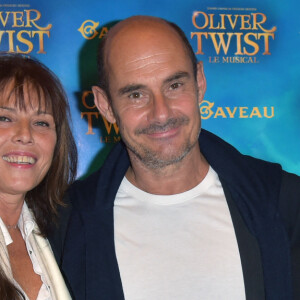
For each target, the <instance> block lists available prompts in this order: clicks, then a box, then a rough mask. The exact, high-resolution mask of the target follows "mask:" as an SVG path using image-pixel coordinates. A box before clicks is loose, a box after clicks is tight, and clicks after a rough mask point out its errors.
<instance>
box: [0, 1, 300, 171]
mask: <svg viewBox="0 0 300 300" xmlns="http://www.w3.org/2000/svg"><path fill="white" fill-rule="evenodd" d="M299 8H300V4H299V2H296V1H284V2H283V1H279V0H273V1H269V0H265V1H261V0H252V1H251V0H245V1H228V0H224V1H214V0H209V1H208V0H202V1H199V0H197V1H196V0H185V1H182V0H172V1H166V0H160V1H158V0H152V1H146V0H135V1H124V0H111V1H103V0H89V1H78V0H72V1H67V0H60V1H59V0H49V1H41V0H31V1H25V0H23V1H10V0H9V1H6V0H1V2H0V51H11V52H20V53H23V54H24V55H31V56H34V57H36V58H38V59H39V60H41V61H42V62H43V63H45V64H46V65H47V66H48V67H49V68H50V69H52V70H53V71H54V72H55V73H56V74H57V75H58V77H59V78H60V79H61V81H62V83H63V85H64V87H65V89H66V92H67V95H68V98H69V102H70V106H71V113H72V119H73V131H74V135H75V139H76V142H77V146H78V150H79V162H80V163H79V172H78V177H83V176H86V175H87V174H89V173H91V172H92V171H94V170H96V169H97V168H99V166H100V165H101V164H102V162H103V160H104V159H105V157H106V155H107V153H108V152H109V150H110V149H111V147H112V146H113V145H114V144H115V143H116V142H117V141H118V140H119V139H120V137H119V135H118V128H117V127H116V126H113V125H111V124H109V123H108V122H107V121H106V120H104V119H103V118H102V117H101V116H100V115H99V113H98V112H97V110H96V109H95V108H94V105H93V96H92V94H91V86H92V85H94V84H96V83H97V67H96V49H97V45H98V43H99V40H100V39H101V38H102V37H103V36H104V35H105V34H106V33H107V31H108V30H109V29H110V28H111V26H112V25H113V24H115V23H116V22H118V21H119V20H122V19H124V18H127V17H129V16H132V15H153V16H157V17H162V18H165V19H167V20H169V21H172V22H175V23H176V24H178V25H179V26H180V27H181V28H182V29H183V30H184V32H185V33H186V35H187V37H188V39H189V40H190V42H191V44H192V46H193V49H194V50H195V53H196V54H197V58H198V60H202V61H203V64H204V69H205V75H206V79H207V92H206V94H205V98H204V101H203V103H202V104H201V106H200V107H199V109H200V111H201V114H202V119H203V121H202V126H203V128H205V129H208V130H210V131H212V132H213V133H215V134H217V135H219V136H220V137H222V138H223V139H225V140H226V141H228V142H230V143H231V144H233V145H234V146H235V147H236V148H237V149H239V150H240V151H241V152H242V153H245V154H249V155H252V156H255V157H258V158H261V159H265V160H269V161H273V162H279V163H280V164H281V165H282V166H283V168H284V169H286V170H287V171H289V172H293V173H297V174H298V175H300V133H299V132H300V84H299V79H300V76H299V75H300V68H299V66H300V63H299V60H300V51H299V48H300V18H299ZM120 51H122V49H120Z"/></svg>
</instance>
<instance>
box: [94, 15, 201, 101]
mask: <svg viewBox="0 0 300 300" xmlns="http://www.w3.org/2000/svg"><path fill="white" fill-rule="evenodd" d="M155 30H158V31H162V30H166V31H170V32H172V34H173V35H176V36H177V38H179V39H180V40H181V42H182V45H183V47H184V49H185V51H186V53H187V55H188V57H189V58H190V60H191V63H192V66H193V73H194V77H195V79H196V77H197V58H196V56H195V53H194V51H193V49H192V47H191V45H190V43H189V41H188V40H187V38H186V36H185V34H184V32H183V31H182V30H181V29H180V28H179V27H178V26H177V25H176V24H174V23H171V22H168V21H166V20H164V19H161V18H156V17H151V16H133V17H130V18H128V19H125V20H123V21H121V22H119V23H117V24H116V25H115V26H114V27H112V28H111V29H110V30H109V32H108V33H107V35H106V36H105V37H104V38H103V39H102V41H101V42H100V45H99V49H98V75H99V81H98V86H99V87H100V88H101V89H102V90H103V91H104V92H105V93H106V95H107V97H108V99H109V101H111V96H110V91H109V60H113V59H114V57H113V54H111V53H110V50H111V49H112V47H114V46H116V47H118V41H119V39H121V38H122V36H123V35H124V34H125V33H128V32H129V33H131V32H132V34H133V36H132V39H133V41H134V43H135V44H133V47H135V46H138V45H137V43H138V42H136V41H135V37H137V34H139V35H140V36H143V32H146V31H148V32H151V31H153V34H155ZM137 32H138V33H137ZM127 36H128V35H127ZM118 49H119V50H118V51H123V50H124V49H122V48H118Z"/></svg>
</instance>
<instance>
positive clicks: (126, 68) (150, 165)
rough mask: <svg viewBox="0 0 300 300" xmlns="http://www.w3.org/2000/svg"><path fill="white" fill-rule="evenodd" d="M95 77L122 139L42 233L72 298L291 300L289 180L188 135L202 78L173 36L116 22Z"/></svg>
mask: <svg viewBox="0 0 300 300" xmlns="http://www.w3.org/2000/svg"><path fill="white" fill-rule="evenodd" d="M99 76H100V82H99V86H97V87H93V92H94V96H95V103H96V105H97V107H98V109H99V111H100V113H101V114H102V115H103V116H105V117H106V119H107V120H108V121H109V122H112V123H114V122H117V124H118V126H119V128H120V134H121V137H122V142H121V143H119V144H118V145H117V146H116V147H115V148H114V149H113V150H112V152H111V153H110V156H109V157H108V158H107V160H106V162H105V163H104V165H103V167H102V168H101V169H100V170H99V171H98V172H97V173H95V174H93V175H92V176H90V177H89V178H88V179H86V180H84V181H82V182H80V181H79V182H77V183H75V184H74V185H73V186H72V188H71V189H70V192H69V198H70V201H71V202H72V206H73V209H72V213H71V215H70V217H69V218H67V217H65V218H63V221H64V224H62V225H61V227H60V235H58V234H56V236H55V238H53V237H52V238H51V237H50V239H51V242H52V246H53V247H54V249H56V250H55V251H56V256H57V258H58V260H59V261H60V263H61V267H62V270H63V272H64V274H65V276H66V278H67V281H68V282H69V284H70V288H71V290H72V292H73V295H74V297H75V299H88V300H93V299H123V298H124V297H125V299H151V300H152V299H155V300H156V299H172V300H173V299H189V300H190V299H205V300H207V299H230V300H235V299H237V300H242V299H247V300H248V299H255V300H260V299H271V300H275V299H282V300H288V299H293V296H292V293H293V291H292V277H293V278H294V281H295V282H296V283H297V279H298V277H297V276H299V275H298V273H299V272H297V270H298V269H299V266H300V265H299V264H298V263H299V262H300V261H299V254H300V250H299V238H298V237H299V214H298V211H299V206H300V201H299V200H300V188H299V187H300V179H299V177H298V176H296V175H292V174H288V173H286V172H284V171H282V170H281V167H280V166H279V165H277V164H271V163H268V162H264V161H261V160H257V159H254V158H251V157H248V156H244V155H241V154H240V153H239V152H238V151H237V150H235V149H234V148H233V147H232V146H230V145H229V144H227V143H226V142H224V141H222V140H221V139H219V138H218V137H216V136H214V135H213V134H211V133H209V132H207V131H205V130H201V133H200V128H201V124H200V123H201V119H200V114H199V103H200V102H201V101H202V99H203V96H204V93H205V89H206V82H205V77H204V73H203V67H202V64H201V63H198V64H197V61H196V58H195V55H194V53H193V50H192V48H191V46H190V45H189V43H188V42H187V40H186V38H185V37H184V34H183V33H182V32H181V31H180V29H179V28H177V27H176V26H175V25H174V24H170V23H168V22H166V21H164V20H162V19H158V18H153V17H145V16H143V17H142V16H136V17H131V18H129V19H127V20H124V21H122V22H120V23H118V24H117V25H116V26H115V27H113V28H112V29H111V30H110V32H109V33H108V35H107V36H106V39H105V42H104V43H103V44H102V46H101V48H100V50H99ZM199 134H200V137H199ZM198 138H199V140H198ZM297 266H298V267H297ZM291 273H293V274H291ZM295 286H297V284H295ZM294 294H296V292H295V293H294ZM296 295H297V294H296ZM298 295H299V294H298ZM295 297H296V296H295ZM295 299H299V298H295Z"/></svg>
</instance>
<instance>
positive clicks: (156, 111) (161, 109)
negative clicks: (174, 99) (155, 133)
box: [151, 93, 171, 121]
mask: <svg viewBox="0 0 300 300" xmlns="http://www.w3.org/2000/svg"><path fill="white" fill-rule="evenodd" d="M151 110H152V119H154V120H155V121H166V120H168V118H169V117H170V115H171V108H170V100H169V99H168V98H167V97H165V96H164V95H162V94H161V93H157V94H155V95H153V101H152V109H151Z"/></svg>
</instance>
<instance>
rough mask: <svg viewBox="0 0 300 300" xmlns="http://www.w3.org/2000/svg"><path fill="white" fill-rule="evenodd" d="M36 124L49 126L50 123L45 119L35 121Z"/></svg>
mask: <svg viewBox="0 0 300 300" xmlns="http://www.w3.org/2000/svg"><path fill="white" fill-rule="evenodd" d="M35 125H37V126H42V127H49V126H50V125H49V123H48V122H45V121H38V122H35Z"/></svg>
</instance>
